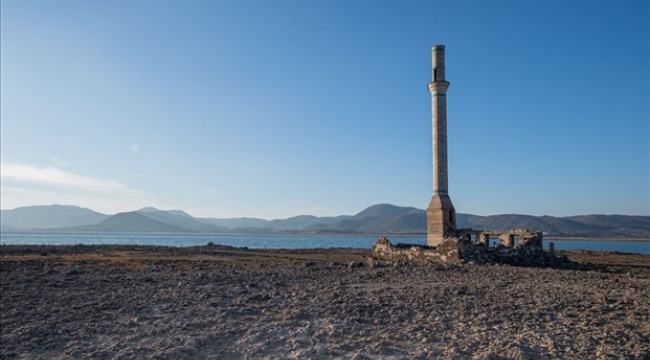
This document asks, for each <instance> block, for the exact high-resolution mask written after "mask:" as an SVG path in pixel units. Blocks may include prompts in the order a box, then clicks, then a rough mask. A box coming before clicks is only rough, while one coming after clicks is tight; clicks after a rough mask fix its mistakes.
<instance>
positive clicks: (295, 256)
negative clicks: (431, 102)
mask: <svg viewBox="0 0 650 360" xmlns="http://www.w3.org/2000/svg"><path fill="white" fill-rule="evenodd" d="M0 250H1V254H0V275H1V288H0V294H1V302H0V305H1V312H0V314H1V317H0V325H1V329H2V333H1V335H0V341H1V347H0V358H2V359H70V358H73V359H437V358H440V359H650V255H638V254H621V253H601V252H587V251H572V252H559V253H561V254H562V255H564V256H567V257H568V259H570V260H571V261H572V262H573V263H571V264H568V265H567V266H563V267H562V268H540V267H516V266H510V265H499V264H487V265H485V264H483V265H477V264H472V263H464V264H455V265H441V264H429V265H422V264H406V263H387V262H380V261H377V260H375V261H371V260H369V256H370V251H369V250H353V249H322V250H321V249H317V250H249V249H239V248H232V247H225V246H200V247H190V248H173V247H151V246H80V245H78V246H18V245H4V246H1V247H0Z"/></svg>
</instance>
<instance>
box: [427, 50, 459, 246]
mask: <svg viewBox="0 0 650 360" xmlns="http://www.w3.org/2000/svg"><path fill="white" fill-rule="evenodd" d="M447 89H449V82H448V81H447V80H446V74H445V46H444V45H436V46H434V47H433V48H432V49H431V82H430V83H429V91H431V123H432V132H433V197H432V198H431V202H430V203H429V207H428V208H427V244H428V245H429V246H436V245H439V244H440V243H442V241H443V240H444V239H445V238H448V237H455V236H456V235H457V234H456V210H455V209H454V205H453V204H452V203H451V199H450V198H449V185H448V176H447Z"/></svg>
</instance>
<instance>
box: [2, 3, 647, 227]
mask: <svg viewBox="0 0 650 360" xmlns="http://www.w3.org/2000/svg"><path fill="white" fill-rule="evenodd" d="M648 19H649V5H648V1H647V0H626V1H611V0H607V1H600V0H572V1H566V0H543V1H542V0H538V1H532V0H531V1H519V0H509V1H501V0H493V1H481V0H475V1H468V0H467V1H462V0H461V1H425V0H419V1H416V0H412V1H397V0H393V1H382V0H353V1H350V0H327V1H325V0H323V1H315V0H314V1H306V0H295V1H290V0H277V1H265V0H257V1H252V0H232V1H212V0H210V1H198V0H195V1H180V0H178V1H162V0H153V1H145V0H138V1H126V0H115V1H85V0H78V1H65V0H57V1H30V0H3V1H2V2H1V91H2V92H1V160H2V169H1V172H0V174H1V176H2V183H1V185H2V192H1V200H2V203H1V207H2V209H11V208H16V207H20V206H27V205H49V204H54V203H58V204H69V205H78V206H83V207H88V208H91V209H93V210H96V211H100V212H103V213H109V214H112V213H116V212H121V211H131V210H135V209H138V208H140V207H144V206H155V207H158V208H162V209H183V210H186V211H187V212H189V213H190V214H192V215H195V216H205V217H240V216H250V217H262V218H268V219H270V218H285V217H289V216H294V215H299V214H313V215H319V216H323V215H342V214H354V213H357V212H358V211H360V210H362V209H364V208H365V207H367V206H370V205H373V204H377V203H392V204H395V205H400V206H414V207H418V208H421V209H423V208H426V206H427V205H428V202H429V199H430V197H431V194H432V174H431V167H432V165H431V114H430V111H431V110H430V109H431V107H430V106H431V105H430V101H431V98H430V93H429V90H428V89H427V83H428V82H429V81H430V77H431V69H430V66H431V59H430V56H431V46H432V45H435V44H444V45H446V54H447V58H446V60H447V79H448V80H449V81H450V82H451V86H450V88H449V91H448V93H447V98H448V133H449V139H448V140H449V191H450V196H451V199H452V201H453V202H454V205H455V207H456V210H457V211H458V212H462V213H471V214H479V215H491V214H502V213H520V214H530V215H553V216H567V215H578V214H594V213H598V214H630V215H648V214H650V209H649V207H650V205H649V202H650V193H649V192H650V170H649V168H650V148H649V142H650V120H649V118H650V116H649V101H650V100H649V99H650V95H649V90H648V89H649V79H650V75H649V71H648V68H649V63H650V61H649V46H650V43H649V32H650V31H649V25H648Z"/></svg>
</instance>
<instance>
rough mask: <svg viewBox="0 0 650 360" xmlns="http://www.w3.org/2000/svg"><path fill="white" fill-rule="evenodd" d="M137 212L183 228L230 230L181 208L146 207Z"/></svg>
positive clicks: (214, 231) (208, 231)
mask: <svg viewBox="0 0 650 360" xmlns="http://www.w3.org/2000/svg"><path fill="white" fill-rule="evenodd" d="M137 212H138V213H140V214H142V215H144V216H146V217H148V218H150V219H153V220H156V221H159V222H161V223H165V224H168V225H173V226H177V227H179V228H181V229H185V230H189V231H193V232H204V233H219V232H226V231H228V229H226V228H224V227H221V226H216V225H212V224H208V223H205V222H202V221H199V220H198V219H196V218H194V217H192V216H191V215H189V214H187V213H186V212H184V211H181V210H158V209H155V208H144V209H140V210H138V211H137Z"/></svg>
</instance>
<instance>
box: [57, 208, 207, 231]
mask: <svg viewBox="0 0 650 360" xmlns="http://www.w3.org/2000/svg"><path fill="white" fill-rule="evenodd" d="M61 230H71V231H99V232H103V231H108V232H151V233H158V232H172V233H187V232H195V231H192V230H189V229H185V228H182V227H179V226H174V225H170V224H167V223H164V222H162V221H158V220H154V219H152V218H149V217H147V216H146V215H144V214H141V213H139V212H136V211H134V212H126V213H119V214H115V215H113V216H111V217H109V218H107V219H106V220H103V221H101V222H99V223H97V224H93V225H84V226H77V227H74V228H68V229H61Z"/></svg>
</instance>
